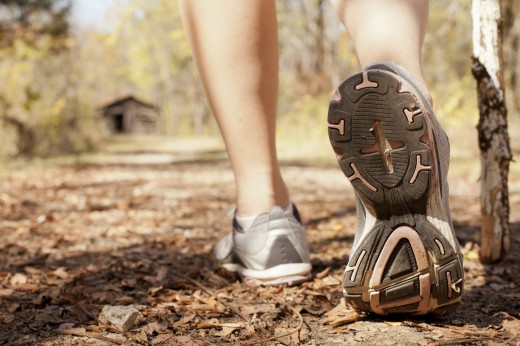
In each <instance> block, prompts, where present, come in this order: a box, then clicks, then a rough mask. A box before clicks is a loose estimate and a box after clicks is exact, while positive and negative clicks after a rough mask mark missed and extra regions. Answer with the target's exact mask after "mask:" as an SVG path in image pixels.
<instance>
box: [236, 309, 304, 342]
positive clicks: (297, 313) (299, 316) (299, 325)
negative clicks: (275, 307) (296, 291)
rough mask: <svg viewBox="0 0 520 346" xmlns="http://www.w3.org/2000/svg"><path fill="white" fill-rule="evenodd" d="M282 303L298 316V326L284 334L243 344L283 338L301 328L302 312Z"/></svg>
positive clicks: (297, 331)
mask: <svg viewBox="0 0 520 346" xmlns="http://www.w3.org/2000/svg"><path fill="white" fill-rule="evenodd" d="M282 304H283V303H282ZM283 305H285V307H287V309H289V310H291V311H292V313H294V314H295V315H296V316H298V320H299V321H300V323H299V324H298V327H296V328H294V329H293V330H291V331H289V332H287V333H285V334H282V335H277V336H273V337H270V338H267V339H262V340H258V341H252V342H248V343H245V344H244V345H257V344H260V343H263V342H267V341H273V340H277V339H281V338H285V337H286V336H291V335H292V334H294V333H299V332H300V331H301V330H302V327H303V317H302V314H300V312H299V311H297V310H296V309H294V308H293V307H292V306H289V305H287V304H283Z"/></svg>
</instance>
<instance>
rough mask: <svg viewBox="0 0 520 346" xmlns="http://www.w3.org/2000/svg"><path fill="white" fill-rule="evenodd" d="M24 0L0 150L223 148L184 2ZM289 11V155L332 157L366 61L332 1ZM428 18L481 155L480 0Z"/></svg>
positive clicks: (448, 107) (4, 53) (449, 107)
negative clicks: (330, 122)
mask: <svg viewBox="0 0 520 346" xmlns="http://www.w3.org/2000/svg"><path fill="white" fill-rule="evenodd" d="M17 3H21V2H16V1H13V2H10V5H6V6H4V9H3V10H2V11H3V13H2V14H1V15H2V16H1V18H0V19H1V20H2V29H3V32H4V33H3V35H2V37H0V42H1V46H0V79H1V80H2V89H0V90H1V91H0V115H1V117H2V120H3V121H2V125H1V128H0V130H1V131H2V135H1V136H0V157H3V158H13V157H19V156H24V157H34V156H38V157H43V156H45V157H48V156H55V155H64V154H84V153H95V152H99V151H100V150H105V149H106V148H111V145H112V148H113V147H114V145H116V146H118V148H121V147H125V145H128V148H129V150H132V148H133V146H135V145H137V146H138V147H141V148H142V147H143V146H144V147H145V148H146V150H153V149H154V148H156V147H160V148H161V150H166V149H168V150H169V149H171V150H174V149H175V146H176V143H184V144H183V145H185V146H186V145H187V146H189V147H196V146H197V145H202V146H204V145H211V146H216V147H220V148H222V142H221V141H220V139H219V136H218V129H217V127H216V125H215V123H214V121H213V119H212V116H211V114H210V111H209V109H208V106H207V104H206V102H205V98H204V93H203V90H202V88H201V85H200V82H199V78H198V74H197V72H196V69H195V67H194V64H193V60H192V57H191V53H190V50H189V47H188V44H187V41H186V37H185V33H184V31H183V28H182V23H181V19H180V15H179V9H178V4H177V2H176V1H171V0H146V1H144V0H103V1H88V0H72V1H68V0H56V1H51V2H50V3H51V4H52V5H51V6H50V7H48V8H45V7H40V8H38V7H37V6H36V7H35V8H33V9H31V10H30V11H31V12H30V14H28V15H27V16H24V15H22V13H23V11H24V10H27V11H28V10H29V9H28V8H25V9H24V8H23V6H22V7H19V6H18V5H17ZM35 3H38V2H35ZM24 6H28V5H24ZM278 12H279V13H278V18H279V26H280V47H281V56H280V66H281V88H280V99H279V118H278V138H279V140H278V142H279V147H280V156H281V157H282V159H287V160H306V159H307V160H308V159H311V160H314V161H315V162H317V161H320V162H332V161H333V160H334V157H333V155H332V153H331V151H330V149H329V147H328V140H327V133H326V132H327V128H326V122H325V118H326V113H327V106H328V100H329V98H330V95H331V93H332V90H334V88H335V87H336V86H337V85H338V83H339V82H340V81H341V80H342V79H344V78H346V77H347V76H348V75H350V74H351V73H354V72H356V71H357V70H358V69H359V66H358V63H357V60H356V57H355V54H354V52H353V48H352V45H351V43H350V40H349V38H348V36H347V35H346V33H345V32H344V30H343V28H342V26H341V25H340V23H339V21H338V19H337V18H336V15H335V13H334V12H333V10H332V9H331V8H330V6H329V5H328V3H327V2H326V1H325V0H322V1H309V0H291V1H278ZM429 24H430V25H429V32H428V35H427V38H426V44H425V50H424V67H425V75H426V78H427V81H428V83H429V85H430V87H431V89H432V93H433V96H434V103H435V110H436V113H437V116H438V117H439V119H440V121H441V123H442V124H443V125H444V127H445V128H446V130H447V132H448V134H449V135H450V137H451V143H452V154H453V157H454V159H456V158H461V159H464V160H466V159H468V158H471V159H475V158H476V157H477V156H478V145H477V137H476V130H475V125H476V123H477V121H478V113H477V109H476V91H475V81H474V79H473V76H472V75H471V52H472V47H471V33H472V27H471V1H470V0H463V1H448V0H438V1H432V2H431V15H430V23H429ZM506 24H507V18H506ZM519 32H520V30H519V29H518V25H517V26H516V27H512V28H511V29H510V30H507V31H506V32H505V34H506V38H505V44H504V64H505V66H506V72H505V79H506V86H507V88H508V90H507V97H508V106H509V115H510V120H511V121H510V126H511V129H510V132H511V137H512V138H513V143H512V144H513V147H514V148H516V146H517V145H516V142H515V141H514V138H515V136H514V134H515V133H516V128H517V127H518V126H517V123H518V121H517V118H518V105H519V103H520V100H519V99H520V97H519V96H518V93H515V92H514V91H513V90H512V85H513V86H514V83H515V81H516V78H517V77H516V76H517V70H518V69H519V66H520V64H519V62H518V61H519V59H518V57H517V56H516V53H515V49H514V44H513V43H514V42H515V41H514V40H518V36H519ZM111 105H112V106H114V105H115V106H116V109H115V110H114V109H113V108H106V107H107V106H111ZM127 106H128V107H130V109H131V111H135V109H140V110H139V112H141V113H140V116H141V118H140V119H141V120H140V122H139V123H136V124H134V125H129V124H126V123H125V121H123V120H122V119H123V118H125V116H124V111H121V107H127ZM117 107H119V108H117ZM136 107H137V108H136ZM125 119H126V118H125ZM143 135H145V136H143ZM136 143H137V144H136ZM208 143H210V144H208ZM477 170H478V169H477Z"/></svg>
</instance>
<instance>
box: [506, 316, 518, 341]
mask: <svg viewBox="0 0 520 346" xmlns="http://www.w3.org/2000/svg"><path fill="white" fill-rule="evenodd" d="M502 326H504V330H506V331H507V332H509V333H510V334H511V335H512V336H513V338H515V339H516V340H519V339H520V320H517V319H514V320H504V321H502Z"/></svg>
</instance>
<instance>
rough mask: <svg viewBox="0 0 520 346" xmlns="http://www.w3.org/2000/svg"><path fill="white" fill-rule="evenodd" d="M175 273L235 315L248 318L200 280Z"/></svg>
mask: <svg viewBox="0 0 520 346" xmlns="http://www.w3.org/2000/svg"><path fill="white" fill-rule="evenodd" d="M174 273H175V275H178V276H180V277H181V278H183V279H184V280H186V281H189V282H190V283H192V284H194V285H195V286H197V287H198V288H200V289H201V290H203V291H204V292H206V293H207V294H209V295H210V296H212V297H214V298H215V299H216V300H217V302H219V303H220V304H222V305H224V306H225V307H226V308H228V309H229V310H231V311H233V312H234V313H235V314H236V315H237V316H239V317H240V318H241V319H243V320H244V321H246V322H247V321H248V318H247V317H245V316H244V315H243V314H242V313H241V312H240V311H239V310H238V309H237V308H235V307H233V306H231V305H229V304H227V303H225V302H223V301H222V300H221V299H220V298H219V297H218V296H217V294H216V293H215V292H214V291H212V290H211V289H210V288H207V287H206V286H204V285H203V284H201V283H200V282H198V281H196V280H193V279H192V278H189V277H187V276H186V275H183V274H181V273H178V272H174Z"/></svg>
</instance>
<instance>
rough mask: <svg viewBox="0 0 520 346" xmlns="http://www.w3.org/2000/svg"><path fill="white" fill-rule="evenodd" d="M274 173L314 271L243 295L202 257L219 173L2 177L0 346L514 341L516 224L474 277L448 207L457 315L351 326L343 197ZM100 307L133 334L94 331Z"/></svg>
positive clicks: (466, 240) (224, 221) (119, 171)
mask: <svg viewBox="0 0 520 346" xmlns="http://www.w3.org/2000/svg"><path fill="white" fill-rule="evenodd" d="M284 174H285V175H286V177H287V178H288V179H287V180H288V181H289V182H290V188H291V190H292V191H293V199H294V200H296V201H298V206H299V208H300V209H301V210H300V211H301V212H302V214H303V216H304V219H305V221H306V224H307V230H308V237H309V241H310V249H311V253H312V256H311V257H312V263H313V266H314V274H315V275H314V278H313V280H312V281H310V282H307V283H304V284H302V285H299V286H296V287H284V286H280V287H248V286H246V285H244V284H242V283H240V282H239V281H238V280H237V278H236V277H234V276H233V275H230V274H229V273H226V272H223V271H221V270H219V269H218V268H216V267H215V266H214V264H213V263H212V261H211V260H210V258H209V256H208V254H209V253H210V251H211V248H212V246H213V244H214V243H215V242H216V241H217V239H219V237H221V236H223V235H224V234H226V233H227V232H229V227H230V222H231V220H230V218H229V217H227V218H226V217H223V216H224V215H226V214H227V213H228V211H229V210H230V209H232V208H233V193H234V191H233V190H232V189H231V188H230V186H232V175H231V172H230V169H229V166H228V165H227V164H226V163H222V162H182V163H172V164H169V165H131V164H128V165H124V164H120V165H111V164H101V165H76V166H63V167H51V168H46V169H43V170H31V169H24V170H21V171H18V172H12V173H6V174H4V176H3V178H2V180H1V182H0V214H1V218H0V232H1V237H0V245H1V247H2V249H3V251H2V252H1V253H0V260H1V262H0V263H1V264H0V344H9V345H63V344H78V345H82V344H85V343H86V342H89V343H92V342H94V341H95V342H99V344H100V345H101V344H103V345H105V344H107V345H110V344H118V345H207V344H243V345H244V344H249V345H254V344H265V345H267V344H285V345H291V344H292V345H296V344H309V345H313V344H320V345H327V344H338V343H350V344H356V343H359V344H362V343H372V344H374V343H380V344H389V343H390V344H395V343H416V344H421V345H449V344H472V345H478V344H483V345H484V344H488V343H489V342H491V341H492V342H494V343H496V344H506V345H517V344H518V339H519V334H518V330H519V329H520V325H519V319H520V316H519V311H520V295H519V294H518V292H519V290H520V281H519V273H520V270H519V267H520V259H519V258H518V256H514V255H513V254H514V253H515V252H516V253H517V252H518V247H519V244H520V224H519V223H518V222H513V224H512V232H511V234H512V236H513V238H514V239H513V242H512V246H513V249H512V251H511V255H510V256H509V257H508V258H506V260H505V261H504V262H503V263H500V264H497V265H494V266H483V265H482V264H480V263H479V262H478V256H475V254H478V243H477V242H476V241H475V239H476V237H477V236H478V229H479V227H478V225H479V215H478V212H479V210H478V207H475V208H473V207H468V196H467V195H465V196H453V197H452V201H451V203H452V208H453V211H454V213H453V214H454V221H455V226H456V230H457V234H458V237H459V240H460V241H461V245H462V248H463V254H464V255H465V259H466V260H465V262H464V265H465V277H466V282H465V296H464V301H463V305H462V308H461V309H459V310H458V311H457V312H456V313H455V314H453V315H452V316H449V317H447V318H444V319H441V320H435V319H428V318H424V317H417V318H410V317H400V318H399V317H398V318H387V317H379V316H371V315H359V314H358V313H357V312H355V311H354V310H353V309H352V308H351V307H349V306H348V305H347V303H346V301H345V300H344V298H343V294H342V287H341V277H342V270H343V268H344V265H345V263H346V262H347V257H348V251H349V250H350V247H351V245H352V240H353V236H354V232H355V223H356V220H355V213H354V205H355V201H354V196H353V194H352V191H351V190H348V188H347V187H346V184H345V183H344V177H342V176H341V175H340V174H338V172H337V170H336V169H335V168H327V167H323V168H315V167H305V168H302V167H298V166H285V167H284ZM512 181H513V183H514V182H515V179H512ZM460 183H461V184H471V183H468V182H465V181H461V182H460ZM338 185H339V186H345V189H344V190H343V189H338V188H337V186H338ZM468 190H471V187H469V188H468ZM471 198H473V202H474V203H475V204H476V205H477V203H478V196H473V197H471ZM471 198H470V199H471ZM471 205H472V204H471ZM477 206H478V205H477ZM107 305H109V306H117V305H121V306H132V307H133V308H135V309H136V311H138V316H137V318H136V319H135V321H133V325H132V327H131V328H130V329H129V330H125V331H122V330H120V329H118V328H115V327H113V326H112V325H110V323H105V322H103V321H101V320H100V319H99V316H100V314H101V311H102V310H103V308H104V307H105V306H107Z"/></svg>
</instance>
